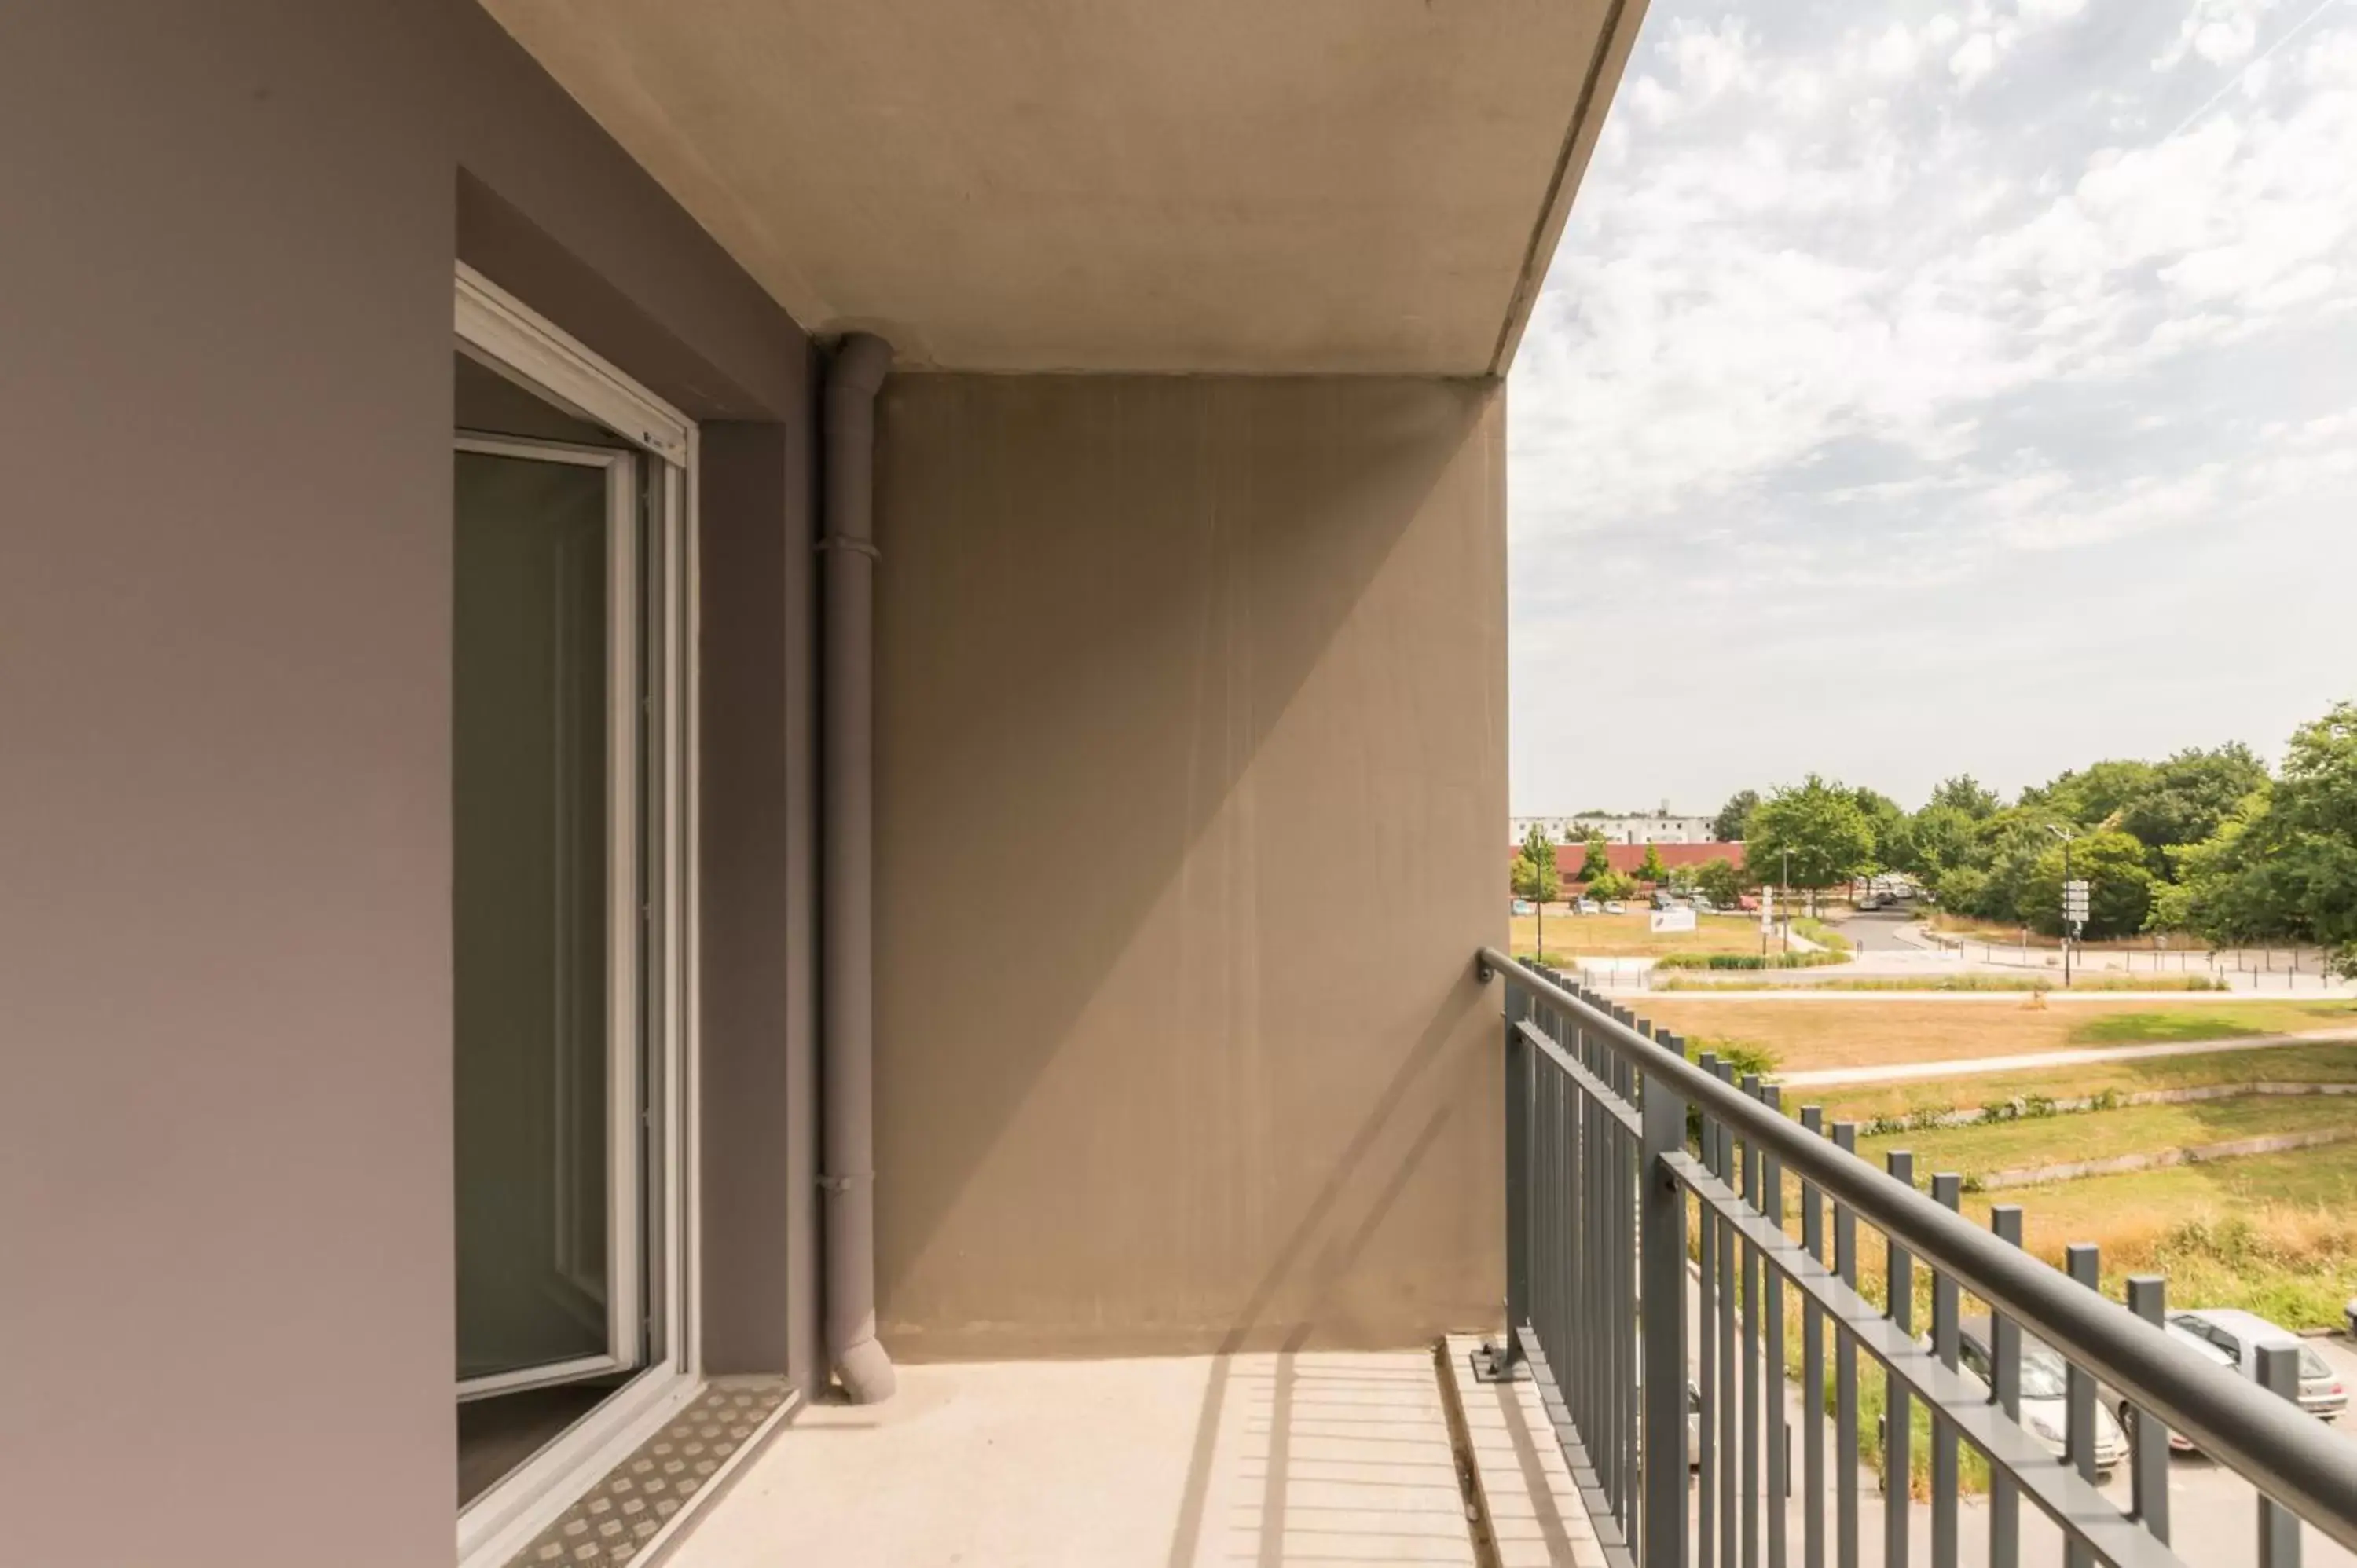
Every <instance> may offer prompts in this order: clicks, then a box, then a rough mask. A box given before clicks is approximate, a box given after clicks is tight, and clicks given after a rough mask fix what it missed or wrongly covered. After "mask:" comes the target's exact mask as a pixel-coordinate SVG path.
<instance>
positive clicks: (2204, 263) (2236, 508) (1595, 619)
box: [1509, 0, 2357, 813]
mask: <svg viewBox="0 0 2357 1568" xmlns="http://www.w3.org/2000/svg"><path fill="white" fill-rule="evenodd" d="M1509 400H1510V410H1511V420H1512V424H1511V428H1512V435H1511V443H1510V447H1511V456H1510V462H1511V466H1512V475H1511V490H1510V494H1511V496H1512V699H1513V714H1512V716H1513V809H1514V810H1515V811H1518V812H1526V813H1530V812H1549V811H1576V810H1581V809H1585V808H1588V807H1599V806H1602V807H1633V806H1640V805H1643V806H1650V805H1652V804H1655V803H1658V802H1659V801H1660V800H1662V799H1663V798H1664V797H1666V798H1668V799H1669V800H1671V801H1672V802H1673V803H1674V805H1675V806H1676V807H1677V808H1678V809H1680V810H1684V811H1715V810H1717V807H1718V805H1719V804H1720V802H1721V801H1722V800H1725V798H1726V797H1727V795H1728V794H1730V793H1731V792H1732V791H1734V790H1736V789H1740V788H1744V787H1747V786H1749V787H1754V788H1760V789H1766V788H1767V787H1768V786H1770V785H1771V784H1775V783H1779V782H1784V781H1789V780H1792V779H1798V778H1799V776H1800V775H1802V774H1803V773H1804V772H1806V771H1808V770H1811V769H1815V770H1818V771H1822V772H1825V773H1828V774H1832V775H1835V776H1836V777H1839V778H1841V779H1845V780H1847V781H1849V782H1852V783H1859V784H1871V785H1873V786H1874V787H1876V788H1878V789H1882V790H1884V791H1886V792H1888V793H1890V794H1892V795H1895V796H1897V797H1898V798H1899V799H1900V800H1901V801H1902V802H1903V803H1905V804H1907V805H1909V806H1910V807H1911V806H1914V805H1918V804H1920V803H1921V800H1922V798H1923V796H1924V795H1925V794H1926V793H1927V792H1928V791H1929V789H1930V788H1931V786H1932V784H1933V783H1934V782H1936V781H1937V780H1938V779H1941V778H1943V777H1944V776H1946V775H1948V774H1951V773H1956V772H1966V771H1968V772H1972V773H1975V774H1977V775H1978V776H1979V777H1980V778H1981V779H1982V780H1983V781H1984V782H1986V783H1991V784H1994V785H1996V786H1997V787H1999V788H2000V789H2004V790H2006V791H2007V793H2008V794H2009V793H2010V792H2011V791H2013V790H2014V789H2018V788H2019V787H2020V786H2021V785H2023V784H2025V783H2031V782H2036V781H2038V780H2040V779H2045V778H2047V777H2049V776H2050V775H2051V774H2053V773H2055V772H2058V771H2060V770H2061V768H2066V767H2070V766H2073V765H2076V764H2080V763H2084V762H2087V761H2090V760H2093V759H2094V758H2097V757H2106V756H2115V757H2116V756H2160V755H2165V754H2167V753H2168V752H2170V751H2173V750H2176V749H2177V748H2179V747H2180V746H2189V745H2212V744H2215V743H2217V742H2220V741H2224V740H2230V739H2241V740H2246V741H2248V742H2250V743H2251V744H2252V745H2254V746H2257V747H2259V748H2260V750H2261V751H2262V752H2263V753H2264V754H2266V756H2267V757H2269V758H2270V759H2271V760H2273V759H2276V758H2277V757H2280V755H2281V751H2282V746H2283V743H2284V741H2285V739H2286V737H2287V735H2288V734H2289V732H2290V730H2291V728H2292V726H2293V725H2295V724H2297V723H2298V722H2300V721H2301V720H2303V719H2307V718H2310V717H2313V716H2315V715H2316V714H2319V713H2320V712H2321V711H2322V710H2323V709H2324V708H2325V706H2326V705H2327V704H2328V703H2330V702H2331V701H2332V700H2334V699H2335V698H2340V697H2350V696H2357V0H2327V3H2326V4H2325V5H2323V6H2321V7H2320V8H2319V6H2318V5H2317V4H2316V0H1972V3H1968V4H1954V3H1951V4H1947V5H1932V4H1925V5H1910V4H1902V3H1893V0H1850V3H1847V4H1800V3H1796V0H1778V3H1776V4H1764V5H1763V4H1758V3H1748V4H1746V3H1731V0H1716V3H1704V0H1652V5H1651V9H1650V13H1649V15H1648V16H1647V18H1646V21H1645V26H1644V31H1643V33H1642V35H1641V38H1640V41H1639V44H1638V48H1637V51H1636V54H1635V56H1634V58H1633V59H1631V62H1630V66H1629V70H1628V74H1627V77H1626V79H1625V80H1624V81H1622V83H1621V86H1620V94H1619V97H1618V98H1617V100H1616V101H1615V102H1614V104H1613V108H1612V112H1611V117H1610V119H1609V122H1608V123H1607V125H1606V129H1605V131H1604V134H1603V138H1602V140H1601V142H1600V144H1599V145H1598V149H1597V154H1596V157H1595V160H1594V162H1593V163H1592V165H1591V166H1590V167H1589V169H1588V171H1587V178H1586V180H1585V183H1584V184H1583V186H1582V188H1581V189H1580V192H1579V196H1578V199H1577V204H1576V205H1575V207H1574V209H1573V212H1572V216H1571V221H1570V224H1569V226H1568V228H1567V229H1566V232H1565V235H1564V239H1563V244H1562V248H1561V249H1560V251H1559V252H1557V253H1556V256H1555V264H1554V267H1553V269H1552V271H1551V272H1550V273H1549V274H1548V277H1547V283H1546V288H1545V292H1544V294H1543V295H1542V296H1541V298H1540V300H1539V303H1538V306H1537V308H1536V310H1535V312H1534V315H1533V317H1532V320H1531V324H1530V328H1529V332H1528V335H1527V337H1526V338H1525V339H1524V341H1523V348H1522V351H1521V356H1520V358H1519V359H1518V360H1517V361H1516V363H1515V366H1514V371H1513V374H1512V381H1511V383H1510V389H1509Z"/></svg>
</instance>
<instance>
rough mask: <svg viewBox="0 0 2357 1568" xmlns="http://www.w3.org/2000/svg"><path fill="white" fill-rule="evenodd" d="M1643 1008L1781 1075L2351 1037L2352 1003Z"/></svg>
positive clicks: (1980, 1001)
mask: <svg viewBox="0 0 2357 1568" xmlns="http://www.w3.org/2000/svg"><path fill="white" fill-rule="evenodd" d="M1638 1011H1639V1012H1640V1013H1641V1014H1642V1015H1644V1016H1646V1017H1648V1018H1651V1019H1652V1020H1653V1021H1654V1022H1655V1023H1657V1024H1662V1025H1665V1026H1668V1027H1670V1028H1672V1029H1674V1030H1676V1031H1677V1032H1678V1033H1679V1034H1681V1035H1685V1036H1691V1037H1693V1038H1695V1039H1698V1040H1699V1039H1704V1038H1709V1039H1726V1040H1736V1041H1740V1042H1742V1043H1744V1044H1746V1045H1750V1046H1756V1047H1762V1048H1764V1049H1766V1050H1767V1051H1768V1052H1769V1053H1770V1055H1772V1056H1773V1057H1774V1058H1776V1065H1777V1066H1778V1067H1779V1068H1781V1069H1783V1070H1785V1071H1787V1072H1797V1071H1800V1070H1802V1069H1806V1068H1833V1067H1863V1066H1868V1065H1871V1064H1874V1063H1878V1062H1919V1061H1942V1060H1945V1059H1947V1058H1952V1057H1953V1058H1963V1057H2001V1056H2015V1055H2018V1054H2022V1053H2026V1052H2031V1051H2060V1050H2070V1049H2072V1048H2074V1047H2077V1048H2086V1047H2097V1046H2110V1045H2125V1044H2133V1043H2136V1042H2138V1041H2144V1040H2183V1039H2212V1038H2216V1039H2228V1038H2233V1037H2236V1036H2249V1035H2276V1034H2296V1033H2298V1032H2300V1031H2303V1030H2309V1029H2330V1028H2350V1029H2357V1003H2352V1002H2341V1001H2312V1002H2289V1001H2286V1002H2275V1001H2267V1002H2237V1001H2232V1000H2228V999H2225V998H2218V999H2215V1000H2206V999H2205V1000H2200V1001H2196V1000H2192V999H2190V998H2189V999H2188V1000H2187V1001H2185V1002H2182V1003H2176V1002H2172V1003H2169V1004H2161V1005H2158V1006H2157V1005H2155V1004H2153V1003H2150V1002H2131V1001H2125V1000H2124V1001H2116V1002H2115V1001H2108V1000H2106V1001H2102V1002H2068V1003H2055V1004H2047V1003H2046V1002H2045V1001H2044V999H2043V998H2042V997H2039V996H2036V995H2032V996H2029V997H2015V996H2011V995H2007V994H2004V993H1996V994H1992V995H1990V996H1988V997H1986V998H1981V997H1973V998H1970V999H1951V1000H1945V1001H1929V1000H1924V999H1921V998H1910V997H1908V996H1906V995H1904V994H1896V993H1894V994H1893V995H1891V996H1890V997H1889V1000H1887V1001H1886V1000H1884V999H1883V998H1882V997H1880V996H1877V997H1875V998H1874V999H1872V1000H1871V1001H1858V1000H1855V999H1846V998H1835V997H1828V998H1825V999H1824V1000H1815V999H1800V998H1793V999H1770V1000H1761V1001H1757V1002H1754V1001H1741V1002H1737V1001H1719V1000H1714V999H1709V998H1704V997H1681V996H1679V995H1677V994H1676V993H1669V994H1657V995H1653V996H1649V997H1647V998H1645V1000H1644V1001H1643V1003H1642V1004H1641V1006H1640V1007H1639V1009H1638Z"/></svg>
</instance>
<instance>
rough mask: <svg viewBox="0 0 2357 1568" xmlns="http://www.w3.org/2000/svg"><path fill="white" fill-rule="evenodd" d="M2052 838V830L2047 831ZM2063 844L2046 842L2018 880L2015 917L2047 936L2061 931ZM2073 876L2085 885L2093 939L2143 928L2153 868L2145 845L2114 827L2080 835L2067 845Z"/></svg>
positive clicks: (2120, 935)
mask: <svg viewBox="0 0 2357 1568" xmlns="http://www.w3.org/2000/svg"><path fill="white" fill-rule="evenodd" d="M2048 837H2049V839H2051V838H2052V835H2051V834H2049V835H2048ZM2062 864H2063V854H2062V845H2061V843H2049V844H2048V846H2047V848H2046V850H2045V852H2044V853H2043V854H2040V855H2039V857H2038V859H2037V862H2036V863H2035V864H2034V865H2032V866H2031V867H2030V870H2029V875H2027V876H2025V877H2024V878H2023V879H2022V884H2021V892H2020V896H2019V897H2020V904H2019V916H2020V918H2022V919H2023V920H2025V921H2027V922H2028V923H2029V925H2030V927H2031V928H2032V929H2036V930H2040V931H2044V932H2046V933H2047V934H2048V935H2049V936H2054V935H2059V934H2060V933H2061V929H2062ZM2070 865H2071V875H2073V876H2075V877H2078V878H2080V879H2081V880H2083V881H2084V882H2085V883H2086V884H2087V927H2086V930H2085V931H2084V932H2083V935H2085V936H2086V937H2088V938H2089V939H2091V940H2096V941H2101V940H2105V939H2107V938H2111V937H2126V936H2133V935H2134V934H2135V933H2136V932H2137V931H2140V930H2142V929H2144V923H2145V915H2146V913H2147V911H2148V910H2149V909H2150V908H2151V905H2152V884H2153V875H2152V872H2151V871H2150V870H2149V869H2148V868H2147V866H2146V865H2145V851H2144V845H2143V844H2142V843H2138V842H2137V841H2136V835H2135V834H2134V833H2125V832H2120V831H2119V830H2118V829H2117V828H2104V829H2099V830H2097V831H2096V832H2091V833H2083V834H2081V835H2080V836H2079V838H2078V839H2077V840H2076V841H2075V842H2074V843H2072V845H2071V854H2070Z"/></svg>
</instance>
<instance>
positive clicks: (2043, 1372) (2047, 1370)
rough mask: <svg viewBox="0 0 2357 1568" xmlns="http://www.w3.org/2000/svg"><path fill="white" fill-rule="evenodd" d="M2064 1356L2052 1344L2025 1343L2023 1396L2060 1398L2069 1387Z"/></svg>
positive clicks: (2022, 1365)
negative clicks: (2064, 1366) (2063, 1360)
mask: <svg viewBox="0 0 2357 1568" xmlns="http://www.w3.org/2000/svg"><path fill="white" fill-rule="evenodd" d="M2067 1386H2068V1385H2067V1383H2066V1381H2065V1371H2064V1368H2063V1365H2062V1358H2061V1356H2060V1355H2058V1354H2056V1353H2055V1350H2054V1348H2053V1347H2052V1346H2050V1345H2039V1344H2030V1343H2025V1344H2024V1345H2023V1346H2022V1348H2021V1397H2022V1398H2023V1399H2026V1400H2059V1399H2061V1397H2062V1393H2063V1390H2064V1389H2065V1388H2066V1387H2067Z"/></svg>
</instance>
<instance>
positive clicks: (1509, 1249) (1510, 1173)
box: [1504, 980, 1536, 1367]
mask: <svg viewBox="0 0 2357 1568" xmlns="http://www.w3.org/2000/svg"><path fill="white" fill-rule="evenodd" d="M1505 1010H1506V1343H1505V1346H1504V1352H1505V1364H1506V1365H1507V1366H1509V1367H1512V1366H1514V1365H1515V1364H1517V1363H1518V1362H1520V1361H1521V1360H1522V1358H1523V1350H1522V1344H1521V1342H1520V1339H1519V1338H1518V1336H1519V1334H1520V1333H1521V1330H1522V1326H1523V1324H1525V1323H1527V1322H1529V1321H1530V1310H1531V1249H1532V1243H1533V1241H1534V1240H1535V1239H1536V1238H1535V1234H1534V1231H1533V1230H1532V1229H1531V1085H1532V1068H1533V1066H1534V1063H1533V1059H1532V1058H1534V1056H1535V1054H1536V1053H1535V1052H1534V1051H1533V1050H1532V1049H1531V1047H1530V1046H1529V1044H1528V1043H1527V1042H1525V1041H1524V1040H1523V1018H1524V1017H1526V1016H1527V1015H1529V1012H1530V999H1529V993H1527V992H1525V991H1523V988H1522V987H1521V986H1519V985H1517V984H1515V983H1513V982H1512V981H1511V980H1509V981H1508V982H1506V994H1505Z"/></svg>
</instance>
